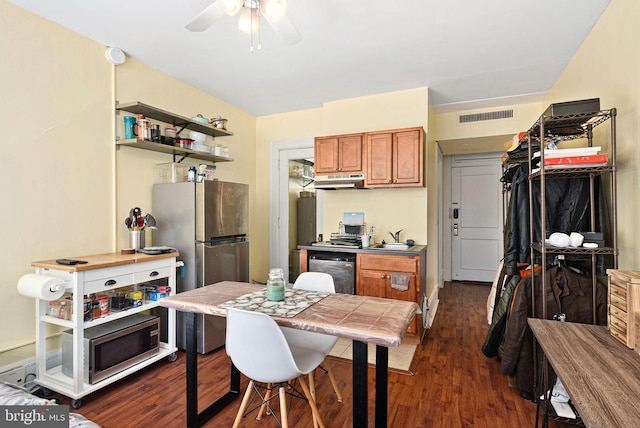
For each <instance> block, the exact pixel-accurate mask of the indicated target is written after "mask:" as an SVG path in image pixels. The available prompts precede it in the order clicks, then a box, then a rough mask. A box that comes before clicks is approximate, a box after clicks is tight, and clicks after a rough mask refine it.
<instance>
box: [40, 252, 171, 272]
mask: <svg viewBox="0 0 640 428" xmlns="http://www.w3.org/2000/svg"><path fill="white" fill-rule="evenodd" d="M179 255H180V254H179V253H178V252H177V251H176V252H172V253H164V254H154V255H150V254H142V253H134V254H120V253H105V254H96V255H91V256H78V257H66V258H67V259H70V260H83V261H86V262H87V263H83V264H77V265H64V264H59V263H56V259H53V260H43V261H39V262H32V263H31V266H33V267H36V268H43V269H54V270H61V271H66V272H83V271H87V270H94V269H103V268H108V267H113V266H122V265H129V264H133V263H142V262H148V261H151V260H158V259H166V258H168V257H178V256H179ZM57 260H59V259H57Z"/></svg>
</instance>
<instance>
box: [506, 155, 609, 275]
mask: <svg viewBox="0 0 640 428" xmlns="http://www.w3.org/2000/svg"><path fill="white" fill-rule="evenodd" d="M512 180H513V181H512V183H511V198H510V200H509V207H508V210H507V219H506V224H505V228H504V246H505V250H504V264H505V272H506V273H507V275H516V274H517V273H518V272H517V270H518V269H517V265H518V263H526V264H530V263H531V260H530V259H531V253H530V247H529V245H530V243H531V242H532V241H533V242H543V241H544V239H542V237H541V236H540V235H541V229H542V228H541V217H540V214H539V213H540V181H539V180H534V181H532V182H531V183H532V184H531V185H532V186H533V194H534V195H536V197H535V198H533V207H532V209H531V212H532V213H533V236H532V234H531V232H530V230H529V229H530V227H531V225H530V222H529V213H530V210H529V169H528V165H527V164H521V165H520V166H519V169H518V170H517V171H516V172H515V173H514V174H513V179H512ZM545 183H546V184H545V187H546V192H545V193H546V199H545V201H546V215H545V226H546V235H547V236H545V237H544V238H548V237H549V235H551V233H553V232H562V233H566V234H567V235H569V234H570V233H571V232H581V231H587V230H590V228H591V224H590V221H589V200H590V188H589V179H588V178H567V179H563V180H546V181H545ZM594 193H595V201H596V202H595V213H596V218H595V223H596V224H595V228H596V230H598V231H599V230H601V225H602V224H605V223H604V216H605V213H604V211H605V208H604V205H603V203H602V192H601V186H600V177H595V179H594ZM534 262H536V263H538V262H541V261H540V260H535V261H534ZM598 272H599V273H603V272H604V269H601V268H600V269H598Z"/></svg>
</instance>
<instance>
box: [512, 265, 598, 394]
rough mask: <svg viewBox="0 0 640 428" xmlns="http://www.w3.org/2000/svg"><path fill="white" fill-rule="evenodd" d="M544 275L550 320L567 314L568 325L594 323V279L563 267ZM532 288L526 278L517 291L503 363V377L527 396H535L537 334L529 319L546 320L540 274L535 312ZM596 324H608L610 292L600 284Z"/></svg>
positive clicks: (514, 297) (553, 268)
mask: <svg viewBox="0 0 640 428" xmlns="http://www.w3.org/2000/svg"><path fill="white" fill-rule="evenodd" d="M544 274H545V275H546V278H545V282H546V291H545V293H544V295H545V296H546V302H547V319H553V318H554V315H558V314H561V313H564V314H565V315H566V321H567V322H577V323H588V324H590V323H592V322H593V315H592V303H593V302H592V296H593V285H592V279H591V278H590V277H586V276H582V275H579V274H577V273H575V272H573V271H572V270H571V269H568V268H561V267H559V266H554V267H552V268H550V269H547V270H546V271H545V273H544ZM531 284H532V282H531V277H529V278H525V279H523V280H522V281H520V283H519V285H518V286H517V287H516V290H515V291H514V296H513V304H512V307H511V311H510V314H509V322H508V324H507V328H506V331H505V340H504V352H503V355H502V360H501V363H500V373H502V374H505V375H507V376H514V377H515V385H516V386H517V387H518V388H519V389H520V390H521V391H522V392H527V393H531V392H532V386H533V349H532V348H533V334H532V332H531V329H530V328H529V325H528V323H527V318H528V317H531V316H534V317H535V318H541V317H542V299H541V298H538V297H537V296H540V297H542V293H541V292H540V290H539V288H540V287H541V286H542V278H540V277H539V276H538V275H537V274H536V281H535V284H536V288H537V290H536V292H535V295H536V307H535V311H534V308H533V307H532V306H533V305H532V304H531V288H532V286H531ZM596 323H597V324H599V325H606V323H607V288H606V286H605V285H603V284H601V283H600V282H597V285H596Z"/></svg>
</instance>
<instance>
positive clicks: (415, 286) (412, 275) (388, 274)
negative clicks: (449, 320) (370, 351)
mask: <svg viewBox="0 0 640 428" xmlns="http://www.w3.org/2000/svg"><path fill="white" fill-rule="evenodd" d="M394 273H399V274H407V275H409V284H408V285H409V286H408V289H407V290H398V289H396V288H394V287H393V286H392V275H393V274H394ZM356 276H357V280H356V284H357V286H356V294H359V295H361V296H372V297H384V298H387V299H395V300H405V301H409V302H416V303H418V305H420V258H419V257H418V256H415V257H414V256H390V255H384V254H361V253H360V254H358V255H357V259H356ZM419 326H421V316H420V315H416V317H415V318H414V319H413V321H412V322H411V325H410V326H409V328H408V329H407V334H408V335H417V334H419V331H420V330H419Z"/></svg>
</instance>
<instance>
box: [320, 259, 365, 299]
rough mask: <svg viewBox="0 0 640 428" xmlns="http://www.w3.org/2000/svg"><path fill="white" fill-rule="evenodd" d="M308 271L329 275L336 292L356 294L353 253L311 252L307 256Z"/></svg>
mask: <svg viewBox="0 0 640 428" xmlns="http://www.w3.org/2000/svg"><path fill="white" fill-rule="evenodd" d="M309 272H324V273H328V274H329V275H331V276H332V277H333V283H334V285H335V287H336V293H344V294H356V255H355V254H348V253H347V254H345V253H341V254H337V253H316V254H312V255H310V256H309Z"/></svg>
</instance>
